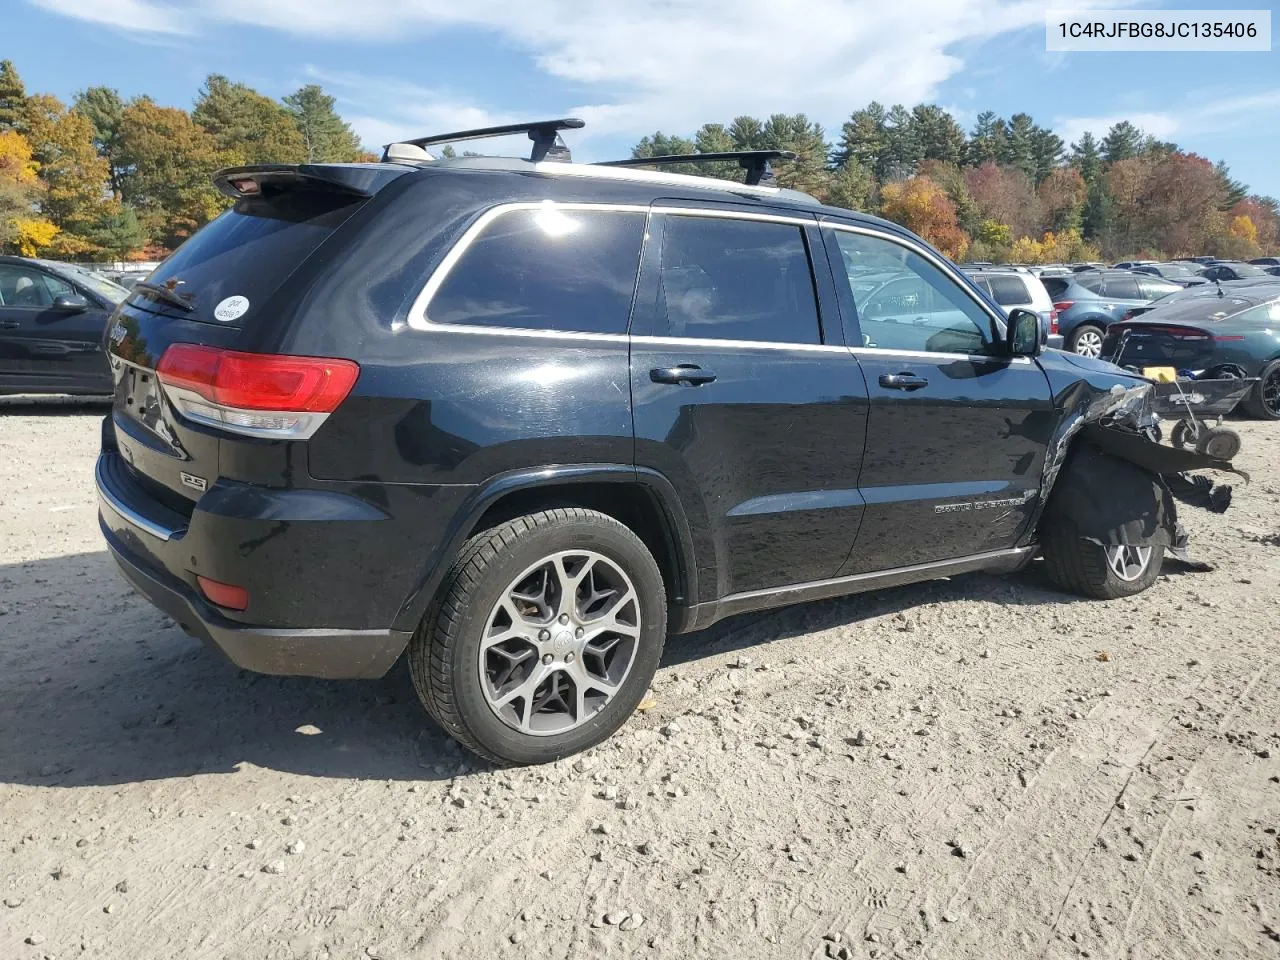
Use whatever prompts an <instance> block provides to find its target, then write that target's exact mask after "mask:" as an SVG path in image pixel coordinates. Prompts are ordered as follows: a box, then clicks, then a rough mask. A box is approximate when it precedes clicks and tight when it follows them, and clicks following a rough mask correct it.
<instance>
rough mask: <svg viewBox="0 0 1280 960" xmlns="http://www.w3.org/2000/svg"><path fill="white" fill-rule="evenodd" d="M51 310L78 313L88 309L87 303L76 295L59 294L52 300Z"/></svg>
mask: <svg viewBox="0 0 1280 960" xmlns="http://www.w3.org/2000/svg"><path fill="white" fill-rule="evenodd" d="M53 309H55V310H61V311H63V312H64V313H79V312H80V311H82V310H88V309H89V301H88V300H86V299H85V298H84V297H82V296H80V294H78V293H60V294H58V295H57V296H56V297H54V298H53Z"/></svg>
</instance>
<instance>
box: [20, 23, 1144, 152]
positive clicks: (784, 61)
mask: <svg viewBox="0 0 1280 960" xmlns="http://www.w3.org/2000/svg"><path fill="white" fill-rule="evenodd" d="M35 2H39V3H41V4H43V5H46V6H48V7H49V8H50V9H57V10H58V11H59V12H62V13H65V14H68V15H70V16H77V17H82V18H89V19H95V20H97V21H99V22H101V21H102V20H103V18H104V17H107V16H109V15H110V14H109V13H106V12H104V11H110V10H115V11H116V12H117V13H119V14H120V15H121V18H122V19H126V18H125V17H124V14H125V13H128V12H130V11H132V14H133V15H134V18H135V23H134V24H133V28H134V29H148V28H151V29H158V30H163V29H172V28H173V27H174V25H175V24H176V23H178V22H179V21H178V20H177V19H176V18H177V14H176V13H174V12H173V11H175V10H177V9H178V8H179V5H180V6H181V9H182V11H183V13H184V14H186V15H187V16H188V18H189V19H190V20H191V21H193V22H200V23H203V24H204V25H207V26H214V25H218V24H224V25H234V26H237V27H243V26H246V25H247V26H257V27H262V28H267V29H272V30H277V31H280V32H282V33H286V34H292V35H304V36H311V37H322V38H339V39H342V40H344V41H358V40H363V41H368V42H375V41H376V42H385V41H395V42H403V41H404V40H406V39H410V38H414V37H421V36H424V35H428V34H430V33H432V32H433V31H438V30H441V29H445V28H466V29H472V30H478V31H482V32H484V33H486V34H488V35H490V36H492V37H493V38H494V41H495V48H496V49H495V55H498V54H499V52H500V51H501V50H502V48H503V47H505V48H508V49H511V48H514V49H516V50H520V51H523V52H524V53H525V54H526V55H527V56H528V57H530V58H531V59H532V61H533V63H534V64H535V65H536V66H537V68H538V69H540V70H541V71H543V72H544V73H546V74H549V75H551V76H554V77H557V78H560V79H563V80H565V81H568V82H570V83H572V84H574V85H575V86H577V87H582V88H591V89H593V90H599V91H600V92H599V93H598V94H592V95H591V97H590V98H589V99H586V100H585V102H582V103H579V104H576V105H572V106H571V107H570V108H568V109H566V112H570V113H574V114H578V115H581V116H583V117H584V118H586V119H587V121H588V123H589V130H590V133H591V134H594V135H597V136H600V135H614V136H619V135H627V136H634V135H637V134H641V133H646V132H650V131H652V130H654V129H655V128H658V127H661V128H662V129H665V130H672V131H682V132H685V131H690V130H692V129H694V128H695V127H696V126H697V125H698V124H701V123H702V122H704V121H706V120H708V119H711V118H723V119H725V120H728V119H731V118H732V117H734V116H735V115H738V114H741V113H750V114H753V115H757V116H758V115H767V114H769V113H774V112H788V113H793V112H799V111H806V112H808V113H809V114H810V116H811V117H812V118H814V119H817V120H820V121H821V122H823V123H825V124H827V125H828V126H829V127H831V126H836V125H838V124H839V123H840V122H841V121H842V120H843V119H844V116H845V114H846V112H847V111H848V110H849V108H850V106H851V105H853V106H856V105H859V104H862V103H866V102H867V101H869V100H872V99H877V100H880V101H882V102H886V103H896V102H902V103H916V102H919V101H922V100H929V99H932V98H933V96H934V95H935V93H936V91H937V89H938V87H939V85H940V84H941V83H942V82H943V81H945V80H947V79H948V78H949V77H951V76H953V75H954V74H956V73H957V72H958V71H959V70H961V69H962V68H963V66H964V63H963V61H962V60H961V59H960V57H959V56H958V55H957V53H956V51H957V49H958V48H960V47H964V48H965V49H969V48H970V47H971V45H972V44H974V43H977V42H981V41H984V40H987V39H990V38H992V37H996V36H999V35H1002V34H1007V33H1009V32H1010V31H1014V30H1019V29H1023V28H1034V27H1040V26H1041V25H1042V24H1043V22H1044V19H1043V18H1044V10H1045V7H1046V6H1047V4H1046V3H1045V2H1041V0H892V2H886V0H807V2H806V3H805V4H803V7H802V8H801V9H797V7H796V6H795V5H792V4H788V3H784V2H778V0H628V2H620V0H539V2H528V0H524V2H519V0H463V2H458V0H360V2H352V0H269V2H264V0H169V2H170V3H171V4H172V6H171V7H161V6H158V5H157V4H156V3H155V2H154V0H35ZM1077 2H1078V4H1079V5H1099V4H1102V3H1106V4H1111V3H1112V0H1077ZM1122 2H1124V0H1114V4H1115V5H1119V4H1120V3H1122ZM55 4H56V6H55ZM142 14H145V16H143V15H142ZM181 22H182V23H186V22H187V20H183V21H181ZM122 25H124V24H122ZM1032 42H1036V43H1039V42H1040V39H1039V38H1038V37H1037V38H1036V39H1035V40H1034V41H1032ZM429 75H430V63H429V62H425V63H424V68H423V72H422V76H429ZM370 82H371V84H372V88H373V89H382V88H384V87H385V82H382V81H376V80H375V81H370ZM352 92H353V93H354V92H355V91H352ZM414 93H415V95H421V94H423V93H426V94H428V95H430V94H432V93H433V91H432V90H431V89H427V90H425V91H424V90H422V89H421V88H415V89H414ZM441 93H443V94H444V95H443V96H442V98H441V99H440V102H438V103H437V102H435V101H434V99H432V98H430V96H429V97H428V100H429V102H431V104H432V105H431V106H428V107H421V108H416V107H415V108H408V107H399V106H398V105H397V104H398V103H399V102H401V101H398V100H397V99H394V98H390V97H388V98H383V99H380V100H379V101H378V102H375V103H371V104H370V106H369V109H368V110H366V111H361V110H358V109H357V110H352V111H351V113H352V116H353V117H356V118H357V120H356V122H357V123H358V127H357V129H358V130H359V131H360V132H361V134H362V135H363V136H365V137H366V138H368V139H370V140H372V141H375V142H376V141H379V140H380V139H381V138H382V137H384V136H386V135H388V134H389V133H390V132H391V131H392V129H393V128H396V127H397V125H399V124H401V123H405V122H408V121H414V122H415V123H416V124H419V125H418V126H415V127H414V129H422V128H423V127H422V126H421V125H420V121H425V120H433V121H434V119H435V118H442V119H443V118H448V117H457V116H461V117H464V118H465V117H481V116H483V117H485V118H486V119H487V118H490V117H491V116H493V115H494V114H498V115H500V114H501V113H502V111H501V109H499V107H500V105H497V104H472V103H469V102H467V101H466V100H465V99H464V98H459V97H457V96H452V97H451V96H448V95H447V91H443V92H441ZM520 93H521V91H519V90H513V91H512V96H511V97H510V98H508V99H507V102H506V106H508V107H509V106H511V105H513V104H514V102H516V101H518V100H519V98H520ZM346 99H351V97H350V96H348V97H347V98H346ZM418 102H419V103H422V102H424V101H422V100H419V101H418ZM561 109H565V108H564V106H563V105H557V106H556V108H555V109H554V110H553V111H552V112H557V113H558V112H560V110H561ZM522 112H525V111H522ZM535 112H542V111H535ZM470 122H472V121H470V120H464V123H470ZM431 125H432V124H428V125H427V127H426V128H428V129H429V128H430V126H431ZM833 132H834V131H833ZM577 139H580V138H577Z"/></svg>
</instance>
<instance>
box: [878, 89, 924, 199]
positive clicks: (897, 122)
mask: <svg viewBox="0 0 1280 960" xmlns="http://www.w3.org/2000/svg"><path fill="white" fill-rule="evenodd" d="M923 159H924V144H923V143H921V141H920V131H919V130H918V129H917V128H916V124H915V118H914V117H912V116H911V113H910V111H908V110H907V108H906V107H904V106H903V105H902V104H900V103H896V104H894V105H893V107H892V109H890V110H889V113H888V115H886V117H885V151H884V156H883V157H881V161H880V164H879V166H878V168H877V169H876V175H877V176H878V177H879V178H880V179H881V180H882V181H886V180H887V181H895V180H905V179H906V178H908V177H911V176H913V175H914V174H915V172H916V167H917V165H918V164H919V163H920V161H921V160H923Z"/></svg>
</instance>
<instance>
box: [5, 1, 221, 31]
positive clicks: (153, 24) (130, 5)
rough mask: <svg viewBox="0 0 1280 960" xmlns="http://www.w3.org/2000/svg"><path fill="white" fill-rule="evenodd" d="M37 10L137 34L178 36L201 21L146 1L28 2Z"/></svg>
mask: <svg viewBox="0 0 1280 960" xmlns="http://www.w3.org/2000/svg"><path fill="white" fill-rule="evenodd" d="M30 2H31V3H34V4H35V5H36V6H37V7H44V8H45V9H46V10H51V11H53V12H54V13H60V14H62V15H63V16H66V17H75V18H76V19H77V20H87V21H89V22H90V23H100V24H103V25H105V26H109V27H119V28H121V29H123V30H129V31H134V32H137V33H158V34H166V35H171V36H175V35H176V36H180V35H183V34H189V33H193V32H194V27H195V26H197V25H198V23H199V21H200V19H201V18H199V17H198V16H191V15H190V14H189V13H188V12H184V11H182V10H179V9H177V8H175V7H172V6H166V5H164V4H159V3H152V2H150V0H30Z"/></svg>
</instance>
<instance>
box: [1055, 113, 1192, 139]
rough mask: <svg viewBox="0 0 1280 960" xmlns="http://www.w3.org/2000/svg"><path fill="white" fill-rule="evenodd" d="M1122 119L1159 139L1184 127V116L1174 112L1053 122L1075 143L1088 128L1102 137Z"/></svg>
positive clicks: (1067, 119) (1168, 136)
mask: <svg viewBox="0 0 1280 960" xmlns="http://www.w3.org/2000/svg"><path fill="white" fill-rule="evenodd" d="M1121 120H1128V121H1129V122H1130V123H1132V124H1133V125H1134V126H1135V127H1137V128H1138V129H1139V130H1141V131H1142V132H1143V133H1149V134H1151V136H1153V137H1156V138H1157V139H1159V140H1171V139H1173V136H1174V135H1175V134H1176V133H1178V131H1179V130H1180V129H1182V122H1183V121H1182V118H1180V117H1178V116H1175V115H1174V114H1172V113H1136V112H1129V113H1114V114H1108V115H1104V116H1094V117H1059V118H1058V119H1056V120H1055V121H1054V122H1053V129H1054V130H1055V131H1056V132H1057V134H1058V136H1060V137H1062V139H1063V140H1065V141H1066V142H1067V143H1074V142H1075V141H1077V140H1079V139H1080V135H1081V134H1082V133H1084V132H1085V131H1086V130H1089V131H1092V133H1093V135H1094V136H1095V137H1098V138H1099V139H1101V138H1102V137H1103V136H1105V135H1106V132H1107V130H1109V129H1110V128H1111V127H1112V125H1114V124H1117V123H1119V122H1120V121H1121Z"/></svg>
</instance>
